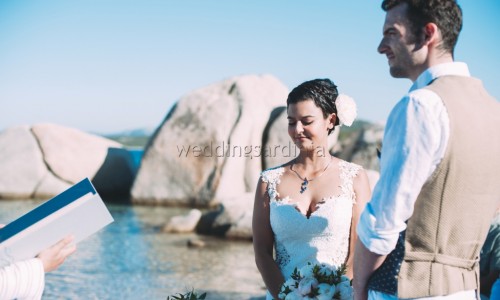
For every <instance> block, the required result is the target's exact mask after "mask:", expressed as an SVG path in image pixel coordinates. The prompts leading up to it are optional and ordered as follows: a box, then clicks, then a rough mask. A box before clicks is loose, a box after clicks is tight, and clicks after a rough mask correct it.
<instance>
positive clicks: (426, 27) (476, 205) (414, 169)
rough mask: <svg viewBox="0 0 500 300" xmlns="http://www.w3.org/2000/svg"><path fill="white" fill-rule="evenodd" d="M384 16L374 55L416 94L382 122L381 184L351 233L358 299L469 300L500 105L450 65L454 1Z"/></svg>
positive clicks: (495, 183) (490, 206)
mask: <svg viewBox="0 0 500 300" xmlns="http://www.w3.org/2000/svg"><path fill="white" fill-rule="evenodd" d="M382 8H383V9H384V11H386V13H387V14H386V19H385V23H384V27H383V38H382V41H381V42H380V45H379V47H378V51H379V52H380V53H381V54H385V55H386V57H387V59H388V62H389V67H390V73H391V75H392V76H393V77H396V78H408V79H411V80H412V82H413V85H412V87H411V88H410V91H409V92H408V94H406V95H405V96H404V97H403V98H402V99H401V101H399V103H398V104H396V106H395V107H394V109H393V110H392V112H391V114H390V116H389V119H388V121H387V125H386V129H385V134H384V140H383V150H382V156H381V177H380V180H379V182H378V184H377V185H376V187H375V189H374V193H373V196H372V200H371V201H370V202H369V203H368V204H367V206H366V208H365V210H364V212H363V213H362V215H361V217H360V220H359V225H358V227H357V230H358V236H359V240H358V244H357V247H356V253H355V259H354V264H355V265H354V288H355V293H356V298H355V299H366V298H367V297H368V298H369V299H414V298H417V299H418V298H425V299H433V300H434V299H476V292H477V290H478V289H479V286H478V282H479V270H478V257H479V252H480V250H481V245H482V244H483V242H484V239H485V237H486V234H487V232H488V228H489V224H490V221H491V219H492V217H493V214H494V212H495V210H496V208H497V207H498V206H499V205H500V179H499V177H500V176H499V175H498V174H499V172H500V157H499V156H498V155H499V153H500V138H499V135H498V128H500V104H499V103H498V102H497V101H496V100H495V99H493V98H492V97H491V96H490V95H488V93H487V92H486V91H485V89H484V87H483V86H482V83H481V81H479V80H478V79H475V78H472V77H470V74H469V71H468V68H467V65H466V64H465V63H459V62H454V58H453V50H454V47H455V44H456V42H457V39H458V34H459V32H460V30H461V28H462V11H461V9H460V7H459V6H458V5H457V3H456V1H454V0H384V1H383V3H382ZM426 297H430V298H426Z"/></svg>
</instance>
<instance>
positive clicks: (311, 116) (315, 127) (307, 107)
mask: <svg viewBox="0 0 500 300" xmlns="http://www.w3.org/2000/svg"><path fill="white" fill-rule="evenodd" d="M287 113H288V135H290V137H291V138H292V140H293V142H294V143H295V145H297V147H299V148H300V149H310V150H313V149H314V148H315V147H324V146H326V145H327V144H328V129H331V128H333V126H334V124H333V123H332V120H333V122H335V118H334V117H333V116H334V115H333V114H332V115H330V116H329V117H327V118H326V119H325V118H324V116H323V111H322V110H321V108H319V107H317V106H316V104H314V101H312V100H305V101H300V102H297V103H294V104H290V105H289V106H288V109H287Z"/></svg>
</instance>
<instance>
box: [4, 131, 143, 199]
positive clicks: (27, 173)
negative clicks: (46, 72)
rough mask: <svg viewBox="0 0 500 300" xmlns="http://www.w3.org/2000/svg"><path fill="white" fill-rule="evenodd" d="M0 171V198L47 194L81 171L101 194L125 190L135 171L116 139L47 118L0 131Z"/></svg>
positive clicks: (125, 192) (124, 192) (78, 176)
mask: <svg viewBox="0 0 500 300" xmlns="http://www.w3.org/2000/svg"><path fill="white" fill-rule="evenodd" d="M135 168H136V167H135ZM0 172H1V173H2V174H4V176H1V177H0V198H50V197H52V196H55V195H57V194H59V193H60V192H62V191H63V190H65V189H66V188H68V187H69V186H71V185H73V184H75V183H77V182H79V181H80V180H82V179H83V178H85V177H89V178H90V179H91V180H93V181H94V185H95V186H96V189H97V191H98V192H99V193H100V194H101V195H115V194H120V195H124V196H128V194H129V191H130V187H131V184H132V180H133V178H134V175H135V170H134V166H133V160H132V158H131V157H130V155H129V156H127V150H126V149H123V148H122V146H121V145H120V144H118V143H116V142H113V141H111V140H108V139H104V138H102V137H99V136H95V135H91V134H88V133H85V132H82V131H79V130H76V129H73V128H68V127H63V126H59V125H55V124H48V123H44V124H36V125H33V126H32V127H28V126H20V127H14V128H9V129H7V130H5V131H3V132H1V133H0Z"/></svg>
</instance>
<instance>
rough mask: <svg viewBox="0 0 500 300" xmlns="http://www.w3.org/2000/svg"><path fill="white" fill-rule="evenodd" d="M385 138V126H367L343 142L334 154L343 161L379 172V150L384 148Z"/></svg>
mask: <svg viewBox="0 0 500 300" xmlns="http://www.w3.org/2000/svg"><path fill="white" fill-rule="evenodd" d="M383 136H384V126H383V125H381V124H369V125H366V126H364V127H362V128H361V129H360V130H358V131H357V132H353V133H352V134H351V135H350V136H349V137H348V138H347V139H345V140H344V141H342V142H341V143H340V144H339V149H338V150H337V151H336V152H334V154H335V156H337V157H339V158H341V159H344V160H347V161H350V162H353V163H356V164H358V165H361V166H363V167H364V168H365V169H370V170H375V171H378V170H379V169H380V164H379V158H378V156H377V149H381V147H382V139H383Z"/></svg>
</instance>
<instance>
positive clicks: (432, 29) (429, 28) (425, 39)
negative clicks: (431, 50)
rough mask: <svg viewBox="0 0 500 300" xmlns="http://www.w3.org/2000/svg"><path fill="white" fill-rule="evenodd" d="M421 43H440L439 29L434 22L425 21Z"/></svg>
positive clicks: (430, 44)
mask: <svg viewBox="0 0 500 300" xmlns="http://www.w3.org/2000/svg"><path fill="white" fill-rule="evenodd" d="M422 35H423V36H422V44H423V45H426V46H437V45H438V44H440V43H441V41H442V38H441V31H439V28H438V27H437V25H436V24H435V23H427V24H426V25H425V26H424V28H423V30H422Z"/></svg>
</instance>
